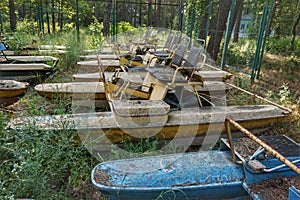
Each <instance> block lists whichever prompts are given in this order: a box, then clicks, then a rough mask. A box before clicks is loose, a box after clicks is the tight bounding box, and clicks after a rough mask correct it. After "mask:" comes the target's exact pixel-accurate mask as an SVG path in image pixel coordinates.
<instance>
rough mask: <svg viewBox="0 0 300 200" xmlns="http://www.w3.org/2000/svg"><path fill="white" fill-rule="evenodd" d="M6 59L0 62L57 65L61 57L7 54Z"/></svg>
mask: <svg viewBox="0 0 300 200" xmlns="http://www.w3.org/2000/svg"><path fill="white" fill-rule="evenodd" d="M6 58H7V59H6V60H4V61H1V62H0V63H2V64H3V63H15V64H16V63H51V62H52V63H53V65H52V66H56V64H57V63H58V61H59V59H58V58H56V57H53V56H6Z"/></svg>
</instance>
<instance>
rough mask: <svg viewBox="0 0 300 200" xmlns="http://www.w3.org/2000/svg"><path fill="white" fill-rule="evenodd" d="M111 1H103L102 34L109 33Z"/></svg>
mask: <svg viewBox="0 0 300 200" xmlns="http://www.w3.org/2000/svg"><path fill="white" fill-rule="evenodd" d="M111 8H112V1H110V2H105V3H104V17H103V35H104V36H108V35H109V33H110V32H109V25H110V23H109V22H110V16H111Z"/></svg>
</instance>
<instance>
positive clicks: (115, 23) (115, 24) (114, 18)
mask: <svg viewBox="0 0 300 200" xmlns="http://www.w3.org/2000/svg"><path fill="white" fill-rule="evenodd" d="M112 29H113V30H112V32H113V41H114V42H116V41H117V36H116V35H117V0H114V2H113V27H112Z"/></svg>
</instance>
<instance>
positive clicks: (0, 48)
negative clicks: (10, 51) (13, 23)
mask: <svg viewBox="0 0 300 200" xmlns="http://www.w3.org/2000/svg"><path fill="white" fill-rule="evenodd" d="M5 50H6V47H5V45H4V44H3V43H2V42H0V51H5Z"/></svg>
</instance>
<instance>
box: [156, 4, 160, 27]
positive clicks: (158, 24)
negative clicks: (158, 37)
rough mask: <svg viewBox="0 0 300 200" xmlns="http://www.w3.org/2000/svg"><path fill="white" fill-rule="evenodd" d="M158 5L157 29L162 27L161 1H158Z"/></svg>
mask: <svg viewBox="0 0 300 200" xmlns="http://www.w3.org/2000/svg"><path fill="white" fill-rule="evenodd" d="M157 3H158V5H157V10H156V14H155V16H156V20H155V21H156V27H160V26H161V18H160V16H161V0H158V2H157Z"/></svg>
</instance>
